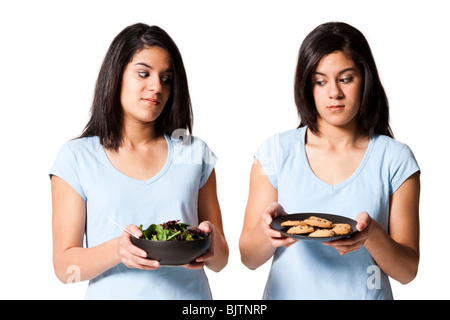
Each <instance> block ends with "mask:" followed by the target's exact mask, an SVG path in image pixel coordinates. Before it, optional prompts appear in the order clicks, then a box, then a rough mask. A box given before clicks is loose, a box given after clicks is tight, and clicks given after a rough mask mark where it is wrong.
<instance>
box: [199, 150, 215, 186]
mask: <svg viewBox="0 0 450 320" xmlns="http://www.w3.org/2000/svg"><path fill="white" fill-rule="evenodd" d="M216 162H217V157H216V155H215V154H214V152H212V151H211V149H210V148H209V147H208V145H207V144H206V143H204V142H203V143H202V173H201V177H200V185H199V189H201V188H202V187H203V186H204V185H205V183H206V182H207V181H208V179H209V176H210V175H211V172H212V170H213V169H214V166H215V165H216Z"/></svg>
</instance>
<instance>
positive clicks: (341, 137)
mask: <svg viewBox="0 0 450 320" xmlns="http://www.w3.org/2000/svg"><path fill="white" fill-rule="evenodd" d="M317 127H318V132H317V134H313V133H312V132H311V131H309V130H308V133H309V136H310V139H309V142H311V143H314V144H322V145H327V146H330V147H333V148H340V147H344V148H345V147H348V146H355V145H357V144H358V143H359V142H361V141H362V140H364V141H366V140H367V137H362V136H361V135H360V134H359V133H358V130H357V127H356V124H354V123H352V124H349V125H346V126H334V125H330V124H328V123H327V124H325V123H322V121H318V126H317Z"/></svg>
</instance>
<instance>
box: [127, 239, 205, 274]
mask: <svg viewBox="0 0 450 320" xmlns="http://www.w3.org/2000/svg"><path fill="white" fill-rule="evenodd" d="M131 242H133V244H134V245H135V246H137V247H139V248H141V249H142V250H145V251H146V252H147V258H148V259H152V260H158V261H159V263H160V264H161V265H166V266H167V265H170V266H179V265H184V264H188V263H189V262H191V261H193V260H195V259H196V258H197V257H199V256H201V255H202V254H204V253H205V252H206V251H207V250H208V248H209V245H210V244H211V237H210V235H208V236H206V237H205V238H203V239H200V240H189V241H188V240H180V241H156V240H147V239H138V238H135V237H131Z"/></svg>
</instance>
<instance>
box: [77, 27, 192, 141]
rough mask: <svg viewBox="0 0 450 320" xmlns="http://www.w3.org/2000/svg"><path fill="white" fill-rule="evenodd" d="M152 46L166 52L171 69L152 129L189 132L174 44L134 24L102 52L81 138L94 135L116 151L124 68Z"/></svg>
mask: <svg viewBox="0 0 450 320" xmlns="http://www.w3.org/2000/svg"><path fill="white" fill-rule="evenodd" d="M154 46H157V47H160V48H163V49H164V50H166V51H167V52H168V53H169V55H170V58H171V63H172V69H173V81H172V88H171V93H170V96H169V99H168V100H167V103H166V105H165V107H164V109H163V111H162V113H161V114H160V116H159V117H158V119H157V120H156V129H157V130H159V131H160V132H162V133H165V134H168V135H171V134H172V132H173V131H174V130H176V129H187V130H188V131H189V133H192V125H193V114H192V106H191V100H190V96H189V88H188V82H187V76H186V71H185V68H184V64H183V60H182V58H181V54H180V52H179V50H178V47H177V46H176V44H175V42H174V41H173V40H172V38H171V37H170V36H169V35H168V34H167V33H166V32H165V31H164V30H162V29H161V28H159V27H157V26H148V25H146V24H143V23H137V24H134V25H131V26H129V27H127V28H125V29H124V30H122V31H121V32H120V33H119V34H118V35H117V36H116V37H115V38H114V40H113V41H112V43H111V45H110V47H109V49H108V51H107V53H106V56H105V59H104V60H103V64H102V66H101V69H100V72H99V75H98V78H97V83H96V86H95V92H94V99H93V103H92V107H91V118H90V120H89V121H88V123H87V125H86V127H85V129H84V131H83V133H82V135H81V137H88V136H98V137H99V138H100V142H101V143H102V145H103V146H104V147H106V148H108V149H114V150H118V148H119V147H120V145H121V143H122V129H123V111H122V105H121V102H120V94H121V87H122V77H123V73H124V70H125V67H126V66H127V64H128V63H129V62H130V61H132V60H133V57H134V55H135V54H136V53H137V52H139V51H141V50H143V49H145V48H148V47H154Z"/></svg>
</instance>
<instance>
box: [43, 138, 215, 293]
mask: <svg viewBox="0 0 450 320" xmlns="http://www.w3.org/2000/svg"><path fill="white" fill-rule="evenodd" d="M165 138H166V141H167V144H168V155H167V160H166V163H165V165H164V167H163V168H162V169H161V170H160V171H159V173H158V174H156V175H155V176H154V177H152V178H151V179H149V180H147V181H142V180H137V179H133V178H131V177H129V176H127V175H125V174H123V173H121V172H120V171H118V170H117V169H116V168H115V167H114V166H113V165H112V164H111V162H110V161H109V159H108V157H107V155H106V153H105V150H104V148H103V146H102V145H101V144H100V140H99V138H98V137H88V138H79V139H75V140H72V141H69V142H67V143H66V144H64V145H63V147H62V148H61V150H60V152H59V154H58V156H57V158H56V161H55V163H54V165H53V167H52V169H51V171H50V175H56V176H58V177H60V178H62V179H64V180H65V181H66V182H67V183H68V184H69V185H71V186H72V188H73V189H74V190H76V191H77V192H78V193H79V195H80V196H81V197H82V198H83V199H84V200H85V201H86V210H87V211H86V212H87V213H86V245H87V247H94V246H96V245H99V244H101V243H103V242H105V241H108V240H110V239H112V238H115V237H118V236H120V234H121V233H122V230H121V229H120V228H118V227H117V226H116V225H114V224H113V223H112V222H111V221H110V220H109V219H108V218H107V217H108V216H110V217H111V218H113V219H114V220H115V221H117V222H118V223H119V224H120V225H122V226H124V227H125V226H127V225H129V224H135V225H137V226H139V225H140V224H142V225H143V226H144V227H147V226H149V225H150V224H152V223H156V224H158V223H163V222H166V221H169V220H180V221H181V222H185V223H188V224H190V225H191V226H197V225H198V212H197V202H198V192H199V189H200V188H202V187H203V185H204V184H205V183H206V181H207V180H208V178H209V176H210V174H211V172H212V170H213V168H214V165H215V163H216V157H215V155H214V154H213V152H212V151H211V150H210V149H209V148H208V146H207V145H206V144H205V142H203V141H202V140H201V139H199V138H197V137H193V136H188V138H186V137H185V141H184V142H183V141H182V140H181V139H174V138H171V137H169V136H165ZM86 298H87V299H180V300H181V299H211V298H212V296H211V291H210V288H209V283H208V279H207V277H206V274H205V272H204V270H203V269H201V270H188V269H186V268H183V267H161V268H159V269H157V270H137V269H130V268H128V267H126V266H125V265H124V264H122V263H120V264H118V265H117V266H115V267H113V268H111V269H109V270H107V271H106V272H104V273H103V274H101V275H100V276H98V277H96V278H95V279H92V280H91V281H90V282H89V286H88V289H87V293H86Z"/></svg>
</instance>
